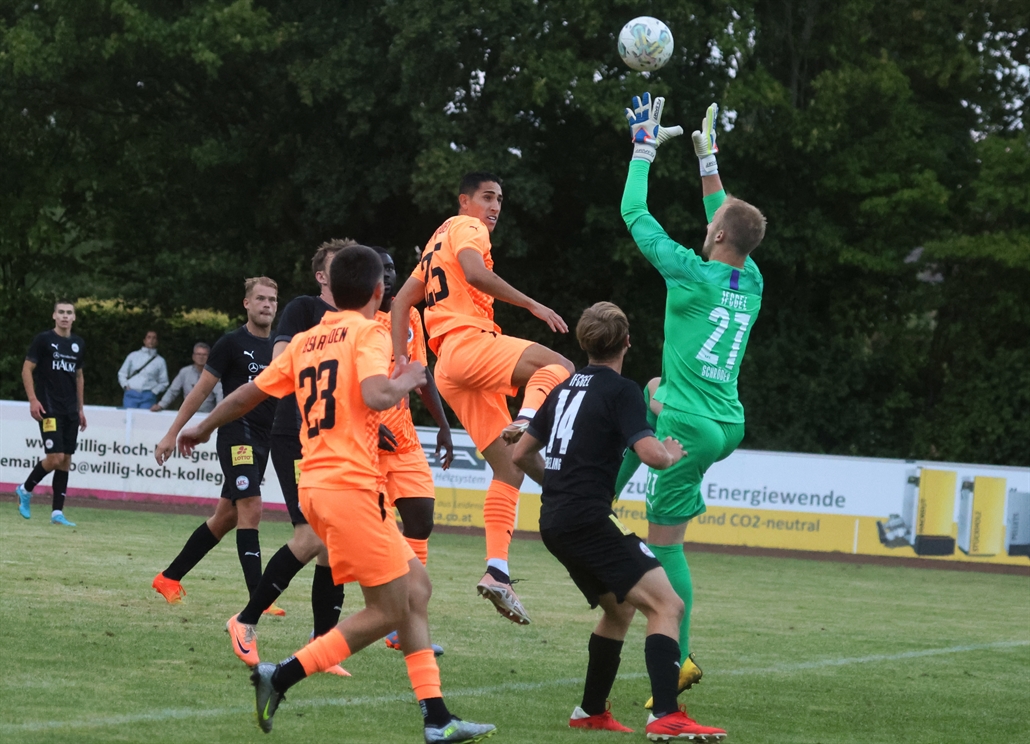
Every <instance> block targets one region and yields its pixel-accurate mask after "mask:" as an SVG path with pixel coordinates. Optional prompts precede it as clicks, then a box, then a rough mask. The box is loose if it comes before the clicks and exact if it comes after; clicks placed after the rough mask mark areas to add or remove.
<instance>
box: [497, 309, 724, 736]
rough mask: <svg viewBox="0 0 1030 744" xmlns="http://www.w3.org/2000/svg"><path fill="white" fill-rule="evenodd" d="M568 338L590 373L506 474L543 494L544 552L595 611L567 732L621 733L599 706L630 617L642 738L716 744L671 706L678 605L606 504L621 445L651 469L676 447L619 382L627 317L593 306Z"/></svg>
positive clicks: (561, 397)
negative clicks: (636, 620)
mask: <svg viewBox="0 0 1030 744" xmlns="http://www.w3.org/2000/svg"><path fill="white" fill-rule="evenodd" d="M576 338H577V340H578V341H579V345H580V347H581V348H582V349H583V350H584V351H586V352H587V357H588V360H589V361H588V365H587V366H586V367H584V368H582V369H580V370H578V371H576V373H574V374H573V375H572V376H571V377H570V378H569V379H568V380H566V381H565V382H563V383H561V384H560V385H558V386H557V387H555V388H554V390H552V391H551V393H550V394H549V395H548V396H547V400H546V402H545V403H544V406H543V407H542V408H541V409H540V411H539V412H538V413H537V414H536V417H535V418H534V419H533V421H532V422H531V423H530V424H529V428H528V429H527V431H526V434H525V435H524V436H523V437H522V439H520V440H519V442H518V443H517V444H516V445H515V452H514V455H513V460H514V462H515V464H517V465H518V466H519V467H521V468H522V469H523V470H524V471H525V472H526V474H527V475H529V476H530V477H531V478H533V480H535V481H537V482H538V483H540V484H541V485H542V486H543V494H542V496H541V507H540V536H541V538H542V539H543V542H544V545H545V546H546V548H547V549H548V550H549V551H550V552H551V553H552V554H553V555H554V556H555V557H556V558H557V559H558V560H559V561H560V562H561V563H562V565H563V566H565V568H566V569H568V571H569V575H570V576H571V577H572V580H573V582H575V584H576V586H577V587H578V588H579V590H580V591H581V592H582V593H583V596H584V597H586V599H587V602H589V603H590V606H591V607H596V606H597V605H600V606H601V609H602V610H604V614H603V615H602V616H601V619H600V621H599V622H598V623H597V627H596V628H595V629H594V632H593V634H592V635H591V636H590V643H589V645H588V649H589V662H588V664H587V677H586V683H585V685H584V689H583V700H582V703H581V705H579V706H577V707H576V708H575V710H573V712H572V717H571V718H570V720H569V726H571V727H572V728H586V729H600V730H606V731H630V729H628V728H626V727H625V726H623V725H622V724H621V723H619V722H618V721H616V720H615V719H614V718H613V717H612V714H611V712H609V711H608V710H607V705H606V700H607V698H608V694H609V693H610V692H611V689H612V685H613V684H614V682H615V676H616V674H617V673H618V670H619V661H620V654H621V652H622V643H623V640H624V639H625V637H626V632H627V631H628V630H629V625H630V622H631V621H632V619H633V615H634V613H635V611H636V610H637V609H639V610H640V611H641V612H643V613H644V615H645V617H646V618H647V637H646V639H645V641H644V657H645V660H646V663H647V673H648V676H649V677H650V678H651V690H652V693H653V695H654V709H653V712H652V715H650V716H649V718H648V722H647V728H646V732H647V737H648V738H649V739H651V740H655V741H664V740H667V739H670V738H676V737H678V736H683V737H684V738H692V739H694V740H695V741H718V740H719V739H721V738H722V737H724V736H725V735H726V732H725V731H723V730H722V729H716V728H710V727H707V726H700V725H699V724H698V723H697V722H695V721H694V720H693V719H691V718H689V717H688V716H687V715H686V713H685V712H682V711H680V710H679V709H678V707H677V704H676V687H677V683H678V681H679V661H680V651H679V642H678V641H677V638H679V622H680V618H682V616H683V600H681V599H680V598H679V597H678V596H677V595H676V592H675V591H674V590H673V588H672V585H671V584H670V583H669V579H668V577H667V576H666V575H665V571H664V570H663V569H662V566H661V564H660V563H659V562H658V560H657V559H656V558H655V557H654V555H653V554H652V553H651V551H650V550H649V549H648V547H647V544H646V543H645V542H644V541H643V540H641V539H640V538H639V537H637V536H636V535H635V534H633V533H632V532H631V531H630V530H629V529H628V528H627V527H625V526H624V525H623V524H622V522H620V521H619V519H618V517H616V515H615V512H614V511H612V504H611V502H612V496H613V494H614V493H615V477H616V475H617V474H618V471H619V465H620V462H621V460H622V453H623V452H624V451H625V449H626V448H627V447H631V448H632V449H633V451H634V452H636V453H637V455H639V456H640V459H641V460H642V461H643V462H644V463H646V464H647V465H650V466H651V467H652V468H655V469H657V470H664V469H666V468H668V467H671V466H672V465H674V464H675V463H676V462H678V461H679V460H680V458H682V457H683V448H682V447H681V446H680V444H679V442H677V441H675V440H674V439H672V438H668V439H666V440H665V441H664V442H660V441H658V439H657V438H656V437H655V435H654V431H653V430H652V428H651V426H650V424H648V422H647V411H646V408H645V406H644V397H643V395H642V394H641V392H640V388H639V387H637V385H636V384H635V383H633V382H632V381H630V380H627V379H626V378H624V377H623V376H622V374H621V372H622V362H623V359H624V358H625V356H626V351H627V350H628V349H629V321H628V320H627V319H626V315H625V313H623V312H622V310H620V309H619V308H618V307H617V306H615V305H613V304H612V303H610V302H598V303H597V304H595V305H593V306H592V307H589V308H587V309H586V310H585V311H584V312H583V315H582V317H580V319H579V323H578V324H577V326H576ZM541 449H544V456H543V457H541V456H540V450H541Z"/></svg>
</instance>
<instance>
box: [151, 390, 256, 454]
mask: <svg viewBox="0 0 1030 744" xmlns="http://www.w3.org/2000/svg"><path fill="white" fill-rule="evenodd" d="M204 374H210V373H208V372H205V373H204ZM212 376H213V375H212ZM201 382H203V377H201ZM197 387H200V383H197ZM212 387H214V386H212ZM193 389H194V390H196V389H197V388H193ZM208 392H209V393H210V391H208ZM191 394H192V393H191ZM204 397H205V398H206V397H207V396H206V395H205V396H204ZM267 399H268V393H265V392H262V390H261V388H259V387H258V386H257V385H255V384H254V383H253V382H248V383H247V384H246V385H241V386H240V387H238V388H236V389H235V390H233V391H232V394H231V395H229V396H227V397H226V398H225V399H224V400H222V402H221V403H219V404H218V405H217V406H215V409H214V410H213V411H211V413H209V414H208V415H207V418H205V419H204V420H203V421H201V422H200V423H199V424H197V425H196V426H191V427H190V428H188V429H186V430H185V431H184V432H182V435H181V436H180V437H179V454H181V455H187V456H188V455H191V454H193V450H194V449H196V447H197V445H198V444H202V443H204V442H206V441H207V440H208V439H210V438H211V434H212V433H214V431H215V429H218V428H221V427H223V426H225V425H226V424H228V423H229V422H230V421H235V420H236V419H238V418H240V417H242V416H245V415H246V414H248V413H250V412H251V411H252V410H254V409H255V408H257V407H258V406H259V405H260V404H262V403H264V402H265V400H267ZM202 400H203V399H202ZM183 405H185V403H184V404H183ZM187 420H188V419H187ZM166 436H167V435H166ZM162 441H163V440H162Z"/></svg>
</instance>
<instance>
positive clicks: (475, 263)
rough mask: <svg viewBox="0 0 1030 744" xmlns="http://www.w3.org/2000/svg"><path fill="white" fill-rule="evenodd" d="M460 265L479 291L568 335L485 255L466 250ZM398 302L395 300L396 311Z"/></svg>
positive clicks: (557, 317) (553, 314) (559, 321)
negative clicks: (489, 265) (488, 263)
mask: <svg viewBox="0 0 1030 744" xmlns="http://www.w3.org/2000/svg"><path fill="white" fill-rule="evenodd" d="M458 263H459V264H461V270H462V271H463V272H464V274H465V281H467V282H468V283H469V284H471V285H472V286H473V287H475V288H476V289H478V290H479V291H480V292H486V293H487V294H488V295H490V296H491V297H493V298H494V299H497V300H500V301H501V302H507V303H508V304H509V305H515V306H516V307H523V308H525V309H526V310H529V312H531V313H533V315H535V316H536V317H537V318H539V319H540V320H542V321H544V322H545V323H547V325H548V327H549V328H550V329H551V330H552V331H554V332H555V333H568V331H569V327H568V325H566V323H565V321H564V320H562V317H561V316H560V315H558V313H556V312H554V310H552V309H551V308H549V307H546V306H545V305H541V304H540V303H539V302H537V301H536V300H534V299H533V298H532V297H529V296H528V295H525V294H523V293H522V292H520V291H519V290H517V289H515V287H513V286H511V285H510V284H508V282H506V281H504V279H502V278H501V277H499V276H497V274H495V273H494V272H493V271H491V270H490V269H488V268H487V267H486V262H484V261H483V255H482V254H481V253H479V252H478V251H475V250H464V251H461V252H460V253H458ZM396 307H397V300H394V309H395V310H396Z"/></svg>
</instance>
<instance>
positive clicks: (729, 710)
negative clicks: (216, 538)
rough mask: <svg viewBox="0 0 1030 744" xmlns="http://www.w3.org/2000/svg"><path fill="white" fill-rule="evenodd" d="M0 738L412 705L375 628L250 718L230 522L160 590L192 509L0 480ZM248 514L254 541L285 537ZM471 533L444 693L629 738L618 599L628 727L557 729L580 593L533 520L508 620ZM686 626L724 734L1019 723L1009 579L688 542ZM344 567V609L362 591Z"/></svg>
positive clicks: (938, 738)
mask: <svg viewBox="0 0 1030 744" xmlns="http://www.w3.org/2000/svg"><path fill="white" fill-rule="evenodd" d="M0 506H2V509H0V646H2V652H3V656H2V659H3V674H2V675H0V741H3V742H48V743H54V744H56V743H58V742H74V743H75V744H82V743H83V742H147V744H162V743H163V742H169V743H172V742H174V743H175V744H182V743H183V742H257V741H266V742H271V741H274V740H280V741H289V742H335V741H353V742H420V741H421V740H422V738H421V719H420V717H419V714H418V709H417V706H416V704H415V702H414V700H413V698H412V696H411V693H410V689H409V688H408V683H407V678H406V676H405V671H404V664H403V663H402V660H401V656H400V654H399V653H398V652H396V651H390V650H388V649H386V648H385V646H380V645H379V644H376V645H375V646H374V647H372V648H369V649H367V650H365V651H363V652H362V653H360V654H358V655H357V656H356V657H354V658H352V659H350V660H348V662H347V663H346V664H345V666H346V667H347V669H349V670H350V671H351V672H352V673H353V674H354V676H353V678H351V679H340V678H337V677H331V676H328V675H317V676H316V677H315V678H313V679H308V680H306V681H304V682H303V683H302V684H301V685H299V686H298V687H297V688H295V689H294V690H292V691H291V693H290V695H289V698H288V700H287V701H286V702H285V703H284V704H283V706H282V707H280V709H279V713H278V714H277V716H276V719H275V731H274V732H273V733H272V734H271V735H270V736H268V737H266V736H265V735H264V734H262V733H261V732H260V731H259V730H258V729H257V727H256V725H255V724H254V720H253V717H252V711H253V696H252V692H251V687H250V685H249V684H248V681H247V671H246V669H245V667H244V666H243V665H242V664H241V663H240V662H239V661H238V660H237V659H236V657H235V656H234V655H233V653H232V651H231V649H230V647H229V643H228V636H227V635H226V633H225V632H224V623H225V619H226V618H227V617H228V616H229V615H231V614H232V613H234V612H236V611H238V610H239V609H240V608H241V607H242V606H243V604H244V603H245V589H244V587H243V581H242V576H241V574H240V569H239V564H238V562H237V559H236V551H235V541H234V540H233V539H232V538H229V539H227V540H226V541H225V542H224V543H223V544H222V545H220V546H219V547H218V548H217V549H216V550H215V551H213V552H212V554H211V555H209V556H208V557H207V559H206V560H205V561H204V562H202V563H201V564H200V565H199V566H198V567H197V568H196V569H195V570H194V571H193V573H192V574H190V575H189V576H187V577H186V579H185V581H184V585H185V586H186V588H187V591H188V592H189V595H188V596H187V598H186V600H185V602H184V603H183V604H181V605H176V606H170V605H167V604H166V603H165V602H164V600H163V599H161V598H160V597H159V596H158V595H157V594H156V593H154V591H153V590H152V589H151V588H150V580H151V579H152V578H153V576H154V574H155V573H157V571H159V570H160V569H162V568H163V567H164V566H165V565H166V564H167V563H168V561H169V560H170V559H171V558H172V557H173V556H174V555H175V553H176V552H177V551H178V550H179V548H180V547H181V545H182V542H183V540H184V539H185V538H186V536H187V535H188V534H189V533H190V532H191V531H192V530H193V529H194V528H195V526H196V525H197V524H199V522H200V519H199V518H197V517H191V516H170V515H162V514H154V513H142V512H130V511H110V510H100V509H87V508H82V507H80V506H77V505H76V504H75V503H74V502H73V503H72V504H71V505H70V506H71V507H72V509H71V510H70V512H69V514H70V517H71V518H72V519H73V520H75V521H76V522H78V524H79V526H78V527H77V528H76V529H74V530H67V529H59V528H56V527H51V526H50V525H49V524H48V520H46V519H45V516H46V509H45V508H41V507H37V512H38V514H37V515H36V516H35V517H34V518H33V519H32V520H31V521H28V522H26V521H24V520H22V519H21V518H20V517H19V516H18V514H17V510H16V509H15V507H14V505H13V504H11V503H9V502H8V503H3V504H0ZM289 532H290V527H289V525H287V524H283V523H269V524H266V525H263V528H262V543H263V546H264V552H265V557H266V559H267V557H269V556H271V555H272V553H273V552H274V551H275V550H276V549H278V547H279V546H280V545H281V544H282V543H283V542H284V541H285V540H286V539H287V538H288V536H289ZM482 551H483V542H482V538H476V537H466V536H459V535H435V536H434V537H433V539H432V541H431V544H430V558H429V568H430V574H431V576H432V577H433V582H434V585H435V594H434V598H433V603H432V605H431V608H430V613H431V619H432V622H433V638H434V640H435V641H437V642H439V643H441V644H443V646H444V647H445V648H446V651H447V652H446V655H445V656H444V657H442V659H441V660H440V662H441V663H440V666H441V671H442V675H443V683H444V692H445V695H446V696H447V701H448V704H449V706H450V707H451V709H452V710H454V712H456V713H457V714H459V715H461V716H463V717H466V718H470V719H473V720H478V721H489V722H492V723H495V724H497V726H498V728H499V729H500V731H499V733H498V735H497V736H496V737H495V738H493V739H492V740H491V742H498V744H500V742H577V743H579V744H590V743H591V742H598V743H599V742H612V741H616V740H624V741H643V740H644V737H643V733H642V730H643V724H644V721H645V714H644V711H643V709H642V707H641V704H642V703H643V701H644V700H645V699H646V698H647V697H648V695H649V685H648V682H647V678H646V675H645V668H644V659H643V623H642V622H641V621H642V618H639V619H638V622H637V623H636V624H635V627H634V629H633V631H632V632H631V634H630V637H629V638H628V639H627V642H626V646H625V649H624V652H623V662H622V668H621V674H620V677H619V679H618V680H617V681H616V683H615V688H614V690H613V692H612V706H613V712H614V713H615V714H616V717H617V718H619V719H620V720H621V721H622V722H623V723H625V724H626V725H628V726H631V727H633V728H636V729H637V731H638V733H637V734H622V735H620V734H611V733H601V732H583V731H572V730H569V729H568V728H567V720H568V716H569V713H570V712H571V710H572V708H573V706H575V705H576V704H578V703H579V699H580V694H581V692H582V676H583V673H584V670H585V666H586V642H587V638H588V635H589V633H590V630H591V628H592V627H593V623H594V621H595V620H596V616H595V614H594V613H593V612H591V611H589V610H588V609H587V607H586V604H585V603H584V602H583V600H582V598H581V597H580V595H579V594H578V593H577V592H576V590H575V588H574V587H573V585H572V583H571V581H570V580H569V579H568V577H567V576H566V575H565V574H564V573H563V572H562V570H561V569H560V567H559V565H558V564H557V562H555V561H554V560H553V559H552V558H551V557H550V555H549V554H548V553H547V552H546V550H545V549H544V547H543V545H542V544H541V543H539V542H531V541H518V542H516V543H515V544H514V547H513V568H514V570H515V574H516V576H519V577H522V578H523V579H524V582H523V583H520V584H519V585H518V590H519V592H520V595H521V596H522V598H523V600H524V602H525V604H526V607H527V609H528V611H529V612H530V614H531V615H532V617H533V624H532V625H530V626H529V627H524V628H523V627H516V626H515V625H513V624H511V623H509V622H508V621H506V620H504V619H502V618H501V617H500V616H498V615H497V614H496V613H495V612H494V611H493V609H492V608H491V607H490V606H489V605H488V604H487V603H486V602H484V601H483V600H482V599H479V598H478V597H476V596H475V594H474V590H473V586H474V583H475V581H476V580H477V579H478V578H479V576H480V575H481V572H480V566H481V562H480V560H481V555H482ZM690 563H691V568H692V570H693V572H694V578H695V585H696V593H697V600H696V605H695V610H694V628H695V637H694V643H693V648H694V650H695V652H696V655H697V659H698V662H699V663H700V664H701V666H702V667H703V668H704V669H705V672H706V673H705V678H704V681H703V682H702V683H701V684H700V685H699V686H698V687H695V688H694V689H693V690H691V691H690V692H688V693H686V694H685V695H684V696H683V697H682V698H681V700H683V701H685V702H686V703H687V704H688V705H689V707H690V711H691V713H692V714H693V715H695V717H697V718H698V719H699V720H701V721H702V722H705V723H709V724H711V725H718V726H722V727H724V728H726V729H727V730H728V731H729V741H732V742H756V743H757V742H792V743H797V744H814V743H816V742H819V743H821V744H844V743H846V742H855V743H858V742H861V743H862V744H876V743H880V742H883V743H885V744H886V743H890V742H904V743H905V744H918V743H920V742H926V744H939V743H940V742H945V741H949V742H950V741H959V740H975V741H982V742H992V743H997V742H1026V741H1027V732H1028V731H1030V579H1028V578H1027V577H1025V576H1005V575H990V574H977V573H958V572H949V571H925V570H919V569H911V568H891V567H880V566H869V565H854V564H844V563H822V562H811V561H802V560H789V559H772V558H754V557H739V556H727V555H714V554H704V553H702V554H695V555H691V556H690ZM310 576H311V569H310V568H307V569H305V570H304V571H303V572H302V573H301V574H300V575H299V576H298V577H297V578H296V579H295V580H294V583H293V585H292V586H291V588H290V589H289V590H288V591H287V592H286V594H284V595H283V597H282V600H281V602H280V604H281V605H282V606H283V607H285V608H286V610H287V611H288V615H287V617H286V618H281V619H279V618H268V619H265V620H263V621H262V622H261V625H260V642H259V649H260V651H261V655H262V658H264V659H267V660H279V659H281V658H283V657H285V656H288V655H289V654H290V653H292V652H293V651H294V650H295V649H296V648H297V647H298V646H299V645H300V644H302V643H303V642H305V641H306V639H307V636H308V633H309V632H310V628H311V618H310V606H309V593H310ZM359 595H360V592H359V591H358V590H357V588H356V587H355V588H354V589H353V590H350V589H349V590H348V596H347V600H346V610H345V611H353V610H354V609H355V608H357V607H358V606H360V596H359Z"/></svg>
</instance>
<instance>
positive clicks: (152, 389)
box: [118, 331, 168, 408]
mask: <svg viewBox="0 0 1030 744" xmlns="http://www.w3.org/2000/svg"><path fill="white" fill-rule="evenodd" d="M118 383H119V384H120V385H121V386H122V390H124V391H125V395H124V396H123V397H122V407H123V408H150V407H151V406H152V405H154V404H155V403H157V396H159V395H160V394H161V393H163V392H164V391H165V390H167V389H168V366H167V365H166V364H165V360H164V357H162V356H161V355H160V354H158V353H157V331H147V335H146V336H145V337H144V339H143V348H142V349H137V350H136V351H134V352H132V353H130V354H129V356H127V357H125V361H124V362H122V368H121V369H119V370H118Z"/></svg>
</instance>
